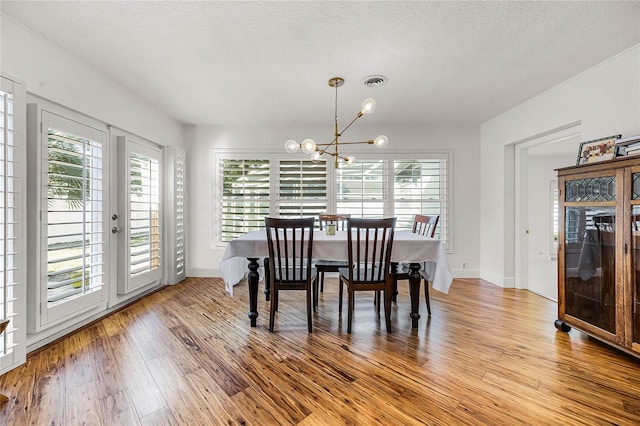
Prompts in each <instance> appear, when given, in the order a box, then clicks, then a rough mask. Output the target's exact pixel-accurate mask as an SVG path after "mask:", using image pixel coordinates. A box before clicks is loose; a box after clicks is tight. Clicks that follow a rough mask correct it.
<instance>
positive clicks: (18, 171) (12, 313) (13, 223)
mask: <svg viewBox="0 0 640 426" xmlns="http://www.w3.org/2000/svg"><path fill="white" fill-rule="evenodd" d="M24 107H25V105H24V89H23V87H22V85H20V84H18V83H15V82H13V81H11V80H9V79H7V78H4V77H2V86H1V88H0V116H1V118H0V252H1V253H0V320H3V322H4V321H9V323H8V325H7V327H6V329H5V331H4V333H2V334H1V335H0V374H3V373H5V372H6V371H9V370H10V369H12V368H14V367H16V366H18V365H20V364H23V363H24V362H25V361H26V341H25V340H26V328H25V325H24V324H25V319H26V312H25V309H26V304H25V300H26V298H25V294H24V292H25V290H26V288H25V285H26V279H25V273H26V271H25V268H24V264H23V259H24V248H25V241H26V235H25V232H24V231H25V223H24V216H25V209H24V206H25V204H24V203H25V186H24V185H25V180H24V168H25V143H24V137H25V135H24V114H23V113H21V112H22V111H24Z"/></svg>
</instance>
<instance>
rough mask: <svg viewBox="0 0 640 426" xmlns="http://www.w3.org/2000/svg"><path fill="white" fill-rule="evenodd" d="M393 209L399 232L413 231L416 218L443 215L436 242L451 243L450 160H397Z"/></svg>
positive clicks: (394, 176)
mask: <svg viewBox="0 0 640 426" xmlns="http://www.w3.org/2000/svg"><path fill="white" fill-rule="evenodd" d="M393 168H394V172H393V198H394V200H393V209H394V212H395V213H394V215H395V216H396V217H397V218H398V221H397V227H398V228H399V229H411V228H412V226H413V217H414V215H416V214H424V215H440V220H439V222H438V227H437V230H436V238H439V239H441V240H442V241H444V242H445V243H447V241H448V234H447V226H448V221H447V213H448V195H447V194H448V181H447V179H448V173H447V158H446V157H443V158H433V159H422V160H394V162H393Z"/></svg>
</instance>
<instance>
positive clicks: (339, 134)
mask: <svg viewBox="0 0 640 426" xmlns="http://www.w3.org/2000/svg"><path fill="white" fill-rule="evenodd" d="M362 115H363V114H362V111H360V112H358V115H356V118H354V119H353V120H351V123H349V124H347V126H346V127H345V128H344V129H342V131H341V132H339V133H337V135H336V136H342V134H343V133H344V132H346V131H347V129H348V128H349V127H351V125H352V124H353V123H355V122H356V121H357V120H358V118H360V117H362ZM337 131H338V127H337V125H336V132H337ZM340 143H342V142H340Z"/></svg>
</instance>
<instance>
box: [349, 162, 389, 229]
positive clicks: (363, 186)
mask: <svg viewBox="0 0 640 426" xmlns="http://www.w3.org/2000/svg"><path fill="white" fill-rule="evenodd" d="M387 165H388V161H387V160H366V159H365V160H357V161H356V162H355V163H354V164H352V165H350V166H343V167H340V168H339V169H337V173H336V203H337V207H338V209H337V212H338V213H345V214H351V216H353V217H364V218H367V217H370V218H376V217H377V218H380V217H383V216H385V215H386V214H387V213H386V212H387V210H386V209H385V207H386V206H387V200H388V195H387V189H386V188H387V185H388V184H387V181H388V166H387Z"/></svg>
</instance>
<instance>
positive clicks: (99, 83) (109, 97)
mask: <svg viewBox="0 0 640 426" xmlns="http://www.w3.org/2000/svg"><path fill="white" fill-rule="evenodd" d="M0 35H1V37H0V38H1V45H0V47H1V50H0V51H1V53H2V56H1V58H2V62H1V63H0V68H1V69H2V72H3V73H6V74H8V75H10V76H12V77H15V78H17V79H19V80H22V81H24V82H25V85H26V89H27V92H28V93H31V94H35V95H38V96H40V97H42V98H45V99H49V100H50V101H53V102H56V103H58V104H60V105H63V106H65V107H67V108H71V109H74V110H76V111H78V112H81V113H82V114H85V115H88V116H90V117H93V118H95V119H97V120H100V121H102V122H105V123H107V124H110V125H113V126H116V127H119V128H121V129H124V130H127V131H128V132H131V133H134V134H136V135H138V136H141V137H143V138H146V139H149V140H151V141H153V142H155V143H157V144H160V145H176V146H183V139H182V125H181V124H180V123H179V122H177V121H176V120H174V119H173V118H171V117H169V116H168V115H166V114H164V113H162V112H160V111H158V110H156V109H155V108H154V107H153V106H152V105H150V104H148V103H147V102H145V101H143V100H142V99H140V98H139V97H137V96H136V95H135V94H133V93H131V92H130V91H128V90H127V89H125V88H124V87H122V86H120V85H119V84H118V83H116V82H115V81H113V80H111V79H110V78H109V77H107V76H105V75H104V74H102V73H100V72H99V71H98V70H96V69H95V68H92V67H90V66H89V65H87V64H86V63H84V62H82V61H79V60H78V59H76V58H75V57H74V56H71V55H70V54H69V53H67V52H66V51H64V50H62V49H60V48H58V47H56V46H55V45H53V44H51V43H49V42H48V41H46V40H44V39H43V38H41V37H40V36H38V35H36V34H34V33H33V32H31V31H29V30H27V29H25V28H24V27H22V26H20V25H19V24H16V23H15V22H13V21H12V20H10V19H9V18H7V17H6V16H4V15H3V16H2V21H1V33H0Z"/></svg>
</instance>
